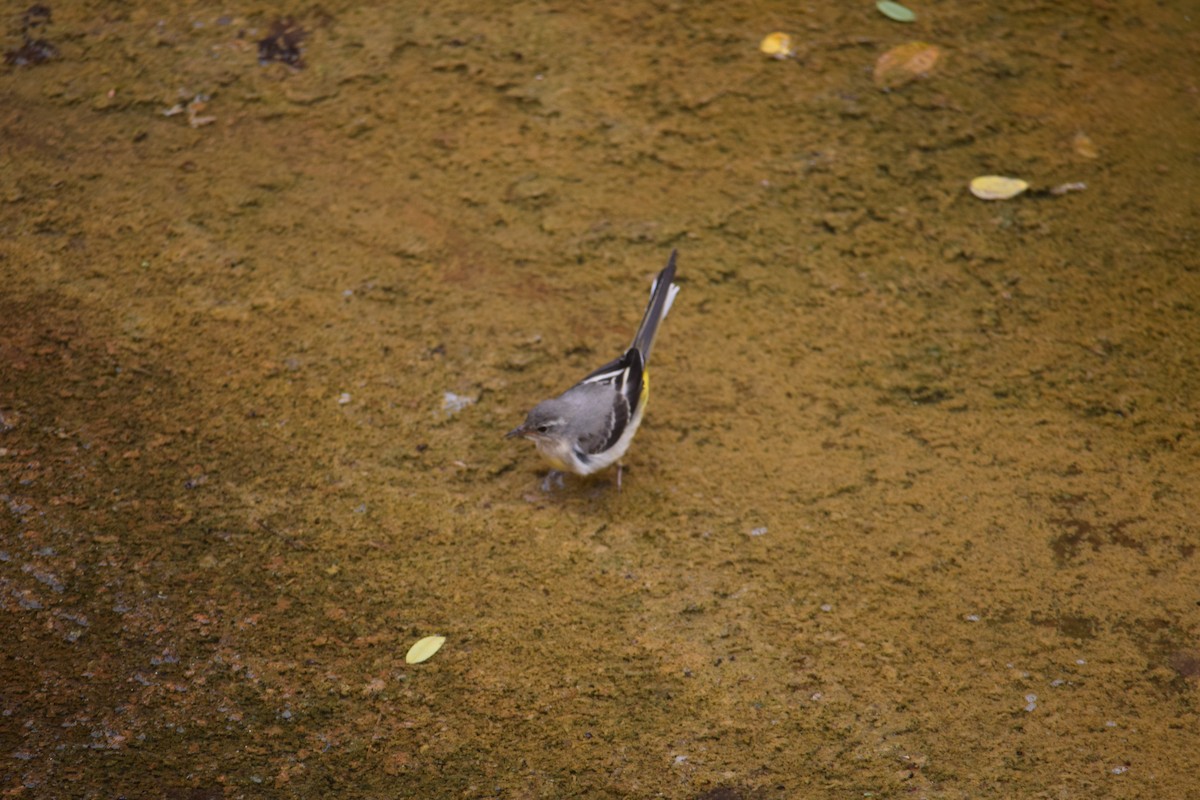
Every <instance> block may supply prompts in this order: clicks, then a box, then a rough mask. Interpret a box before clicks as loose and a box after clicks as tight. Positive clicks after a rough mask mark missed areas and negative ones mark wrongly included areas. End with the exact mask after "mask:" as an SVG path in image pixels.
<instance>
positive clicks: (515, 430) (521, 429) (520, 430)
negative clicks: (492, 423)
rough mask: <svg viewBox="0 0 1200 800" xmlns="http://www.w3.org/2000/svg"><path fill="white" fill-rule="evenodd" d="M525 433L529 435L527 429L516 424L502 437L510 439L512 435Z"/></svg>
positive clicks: (523, 434) (524, 434)
mask: <svg viewBox="0 0 1200 800" xmlns="http://www.w3.org/2000/svg"><path fill="white" fill-rule="evenodd" d="M527 435H529V431H527V430H525V426H524V425H518V426H517V427H515V428H513V429H512V430H511V431H509V432H508V433H506V434H504V438H505V439H511V438H513V437H514V436H527Z"/></svg>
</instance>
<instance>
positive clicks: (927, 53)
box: [874, 42, 942, 90]
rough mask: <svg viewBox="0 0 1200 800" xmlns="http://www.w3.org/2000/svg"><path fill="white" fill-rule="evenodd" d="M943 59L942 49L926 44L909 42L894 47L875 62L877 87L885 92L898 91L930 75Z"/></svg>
mask: <svg viewBox="0 0 1200 800" xmlns="http://www.w3.org/2000/svg"><path fill="white" fill-rule="evenodd" d="M941 57H942V51H941V49H940V48H938V47H937V46H935V45H932V44H928V43H926V42H907V43H905V44H902V45H899V46H897V47H893V48H892V49H891V50H888V51H887V52H886V53H884V54H883V55H881V56H880V57H879V60H878V61H876V62H875V74H874V78H875V85H876V86H878V87H879V88H880V89H884V90H887V89H898V88H900V87H901V86H903V85H905V84H906V83H909V82H910V81H914V80H916V79H917V78H923V77H925V76H926V75H928V74H929V73H930V72H932V71H933V68H934V67H935V66H936V65H937V63H938V61H940V60H941Z"/></svg>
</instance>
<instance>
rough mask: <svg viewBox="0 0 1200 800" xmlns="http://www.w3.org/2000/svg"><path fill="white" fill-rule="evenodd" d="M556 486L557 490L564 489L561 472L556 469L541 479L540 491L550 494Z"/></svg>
mask: <svg viewBox="0 0 1200 800" xmlns="http://www.w3.org/2000/svg"><path fill="white" fill-rule="evenodd" d="M556 485H557V486H558V488H559V489H562V488H564V486H563V474H562V472H561V471H559V470H557V469H552V470H550V471H549V472H547V473H546V477H545V478H542V491H543V492H551V491H553V490H554V487H555V486H556Z"/></svg>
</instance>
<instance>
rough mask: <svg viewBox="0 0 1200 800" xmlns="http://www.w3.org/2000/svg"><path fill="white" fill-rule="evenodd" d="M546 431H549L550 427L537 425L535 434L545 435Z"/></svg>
mask: <svg viewBox="0 0 1200 800" xmlns="http://www.w3.org/2000/svg"><path fill="white" fill-rule="evenodd" d="M548 430H550V426H549V425H538V426H537V432H538V433H545V432H546V431H548Z"/></svg>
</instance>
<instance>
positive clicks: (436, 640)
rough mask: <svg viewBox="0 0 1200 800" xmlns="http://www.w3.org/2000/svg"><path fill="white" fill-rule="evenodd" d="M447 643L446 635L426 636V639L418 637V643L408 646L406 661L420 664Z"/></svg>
mask: <svg viewBox="0 0 1200 800" xmlns="http://www.w3.org/2000/svg"><path fill="white" fill-rule="evenodd" d="M445 643H446V637H445V636H426V637H425V638H424V639H418V640H417V643H416V644H414V645H413V646H412V647H410V648H408V654H407V655H405V656H404V663H405V664H420V663H421V662H422V661H425V660H427V659H429V658H430V657H431V656H433V654H434V653H436V652H437V651H438V650H441V649H442V645H444V644H445Z"/></svg>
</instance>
